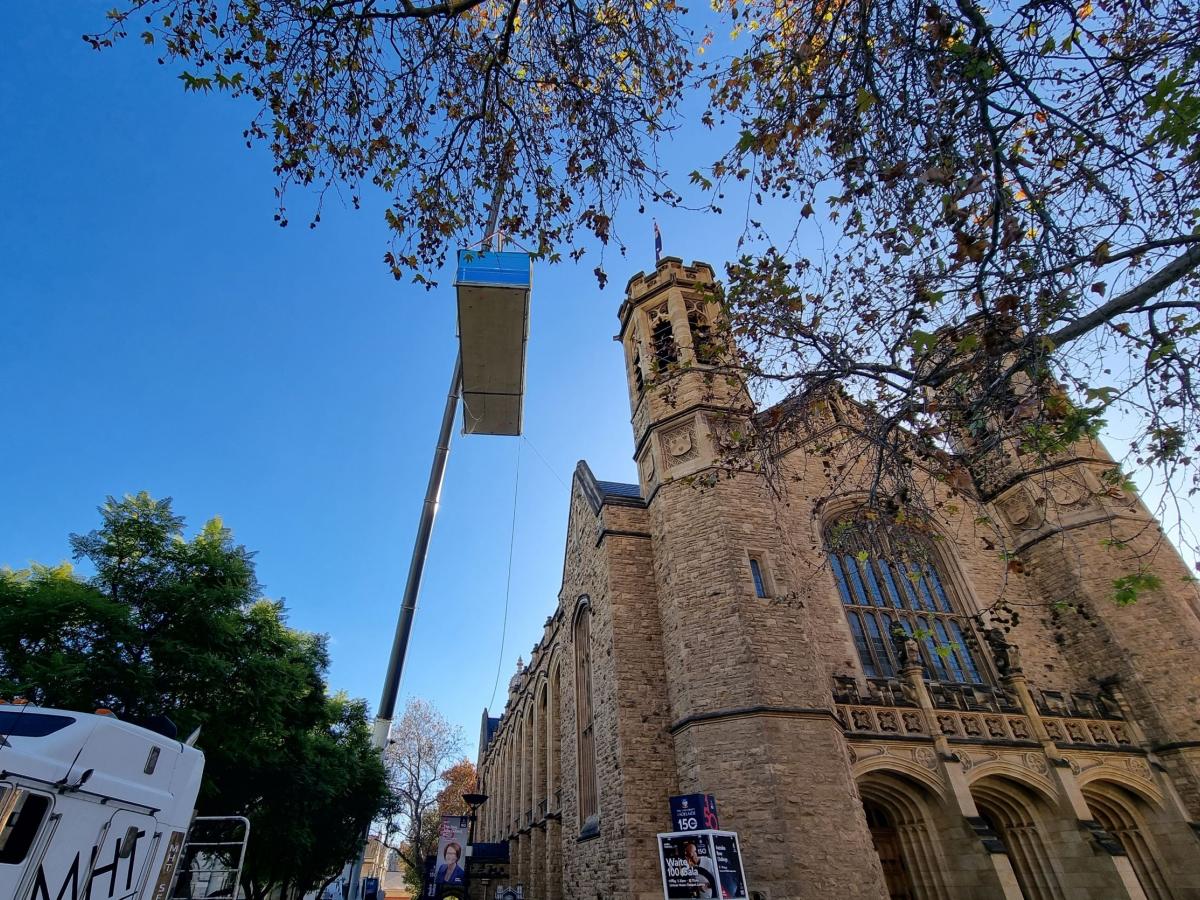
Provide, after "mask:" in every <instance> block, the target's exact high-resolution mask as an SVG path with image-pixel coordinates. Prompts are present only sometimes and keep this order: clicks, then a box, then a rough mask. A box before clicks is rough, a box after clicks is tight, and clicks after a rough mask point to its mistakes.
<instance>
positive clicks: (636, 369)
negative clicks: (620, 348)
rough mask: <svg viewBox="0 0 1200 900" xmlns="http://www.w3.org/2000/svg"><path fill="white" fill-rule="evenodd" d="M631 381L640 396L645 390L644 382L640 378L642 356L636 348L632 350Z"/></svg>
mask: <svg viewBox="0 0 1200 900" xmlns="http://www.w3.org/2000/svg"><path fill="white" fill-rule="evenodd" d="M633 380H634V383H635V384H636V385H637V392H638V393H639V394H640V393H641V392H642V391H643V390H645V388H646V381H645V379H644V378H643V377H642V354H641V351H639V350H638V349H637V347H634V348H633Z"/></svg>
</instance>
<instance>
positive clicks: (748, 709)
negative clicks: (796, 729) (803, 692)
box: [670, 706, 841, 736]
mask: <svg viewBox="0 0 1200 900" xmlns="http://www.w3.org/2000/svg"><path fill="white" fill-rule="evenodd" d="M754 716H765V717H768V718H788V719H817V720H825V721H828V722H829V723H830V724H832V725H840V724H841V721H840V719H839V718H838V717H837V715H836V714H835V713H834V712H833V711H832V710H830V709H828V708H825V707H817V706H739V707H734V708H732V709H718V710H713V711H711V712H704V713H696V714H695V715H691V716H685V717H684V718H682V719H680V720H679V721H678V722H675V723H674V724H673V725H671V728H670V732H671V734H672V736H674V735H677V734H679V732H681V731H683V730H684V729H685V728H691V727H692V726H694V725H701V724H705V723H710V722H723V721H727V720H729V719H744V718H750V717H754Z"/></svg>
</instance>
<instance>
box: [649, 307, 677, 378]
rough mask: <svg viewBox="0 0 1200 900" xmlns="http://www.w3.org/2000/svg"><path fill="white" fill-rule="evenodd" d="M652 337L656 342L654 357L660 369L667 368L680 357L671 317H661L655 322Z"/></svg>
mask: <svg viewBox="0 0 1200 900" xmlns="http://www.w3.org/2000/svg"><path fill="white" fill-rule="evenodd" d="M650 339H651V341H653V343H654V359H655V362H657V363H658V367H659V368H660V369H665V368H666V367H667V366H669V365H671V364H672V363H673V362H675V361H676V360H677V359H679V349H678V348H677V347H676V346H675V333H674V332H673V331H672V330H671V320H670V319H659V320H658V321H657V322H655V323H654V330H653V332H651V335H650Z"/></svg>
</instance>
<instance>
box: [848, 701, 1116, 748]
mask: <svg viewBox="0 0 1200 900" xmlns="http://www.w3.org/2000/svg"><path fill="white" fill-rule="evenodd" d="M836 709H837V716H838V719H839V720H840V721H841V723H842V727H843V728H844V729H845V731H846V733H847V734H848V735H853V734H864V735H875V736H880V737H933V735H930V734H928V733H927V730H926V725H925V718H924V716H923V715H922V714H921V711H920V710H919V709H915V708H907V709H906V708H886V707H879V706H867V705H851V704H843V703H839V704H837V706H836ZM934 720H935V721H936V722H937V727H938V730H939V733H940V734H942V735H944V736H946V737H948V738H950V739H952V740H953V739H959V740H964V741H970V742H976V743H995V742H996V741H1014V742H1029V743H1034V742H1035V739H1034V737H1033V730H1032V729H1031V728H1030V725H1029V719H1028V718H1027V717H1026V716H1023V715H1014V714H1005V713H988V712H967V711H960V710H951V709H938V710H935V711H934ZM1043 724H1044V725H1045V726H1046V731H1047V732H1048V733H1049V735H1050V738H1051V739H1052V740H1053V741H1055V743H1060V744H1067V745H1081V746H1089V747H1106V748H1129V747H1132V746H1133V741H1132V740H1131V738H1130V735H1129V730H1128V729H1127V728H1126V727H1125V725H1124V724H1123V723H1121V722H1115V721H1111V720H1108V719H1083V718H1046V719H1044V720H1043Z"/></svg>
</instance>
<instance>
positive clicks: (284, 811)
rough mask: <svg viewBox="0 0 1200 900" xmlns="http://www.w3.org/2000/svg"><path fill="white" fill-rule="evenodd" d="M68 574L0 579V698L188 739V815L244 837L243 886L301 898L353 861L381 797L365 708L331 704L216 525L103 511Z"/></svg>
mask: <svg viewBox="0 0 1200 900" xmlns="http://www.w3.org/2000/svg"><path fill="white" fill-rule="evenodd" d="M100 514H101V517H102V524H101V526H100V528H98V529H97V530H95V531H92V532H90V533H88V534H85V535H72V536H71V546H72V549H73V551H74V555H75V558H76V559H77V560H84V561H86V563H88V564H89V565H90V567H91V568H92V569H93V570H94V574H93V575H92V576H91V577H90V578H86V579H85V578H81V577H79V576H77V575H76V574H75V573H74V572H73V571H72V570H71V567H70V566H68V565H65V564H64V565H62V566H58V567H54V568H49V567H43V566H34V567H33V568H31V569H30V570H28V571H22V572H4V573H2V574H0V695H6V696H22V697H25V698H26V699H28V700H30V701H31V702H35V703H39V704H41V705H45V706H54V707H60V708H65V709H82V710H91V709H94V708H97V707H106V708H109V709H111V710H113V711H114V712H115V713H117V715H119V716H120V717H122V718H126V719H129V720H132V721H138V720H140V719H146V718H148V717H150V716H155V715H160V714H163V715H167V716H168V717H170V718H171V719H172V721H174V722H175V723H176V725H177V726H178V727H179V729H180V732H181V735H186V734H187V733H189V732H191V731H192V730H193V729H195V728H200V729H201V736H200V739H199V741H198V746H199V747H200V748H201V749H202V750H204V753H205V759H206V762H205V778H204V782H203V787H202V791H201V796H200V798H199V800H198V811H199V812H200V813H201V814H207V815H230V814H243V815H247V816H249V818H250V820H251V827H252V841H251V850H250V852H249V854H248V856H247V865H246V876H245V879H246V886H247V888H248V889H249V890H251V891H252V894H253V896H254V897H256V898H257V897H261V896H265V893H266V892H267V891H268V890H270V889H271V888H273V887H282V888H284V889H285V890H290V891H301V892H302V891H303V890H305V889H307V888H311V887H313V886H315V885H316V884H318V883H319V882H320V881H322V880H323V878H324V877H327V875H328V873H330V872H332V871H334V870H336V869H338V868H340V867H341V865H342V864H344V862H345V860H346V859H347V858H349V857H350V856H352V855H353V852H354V850H355V843H356V840H357V837H358V835H359V833H360V832H361V830H362V828H364V827H365V825H366V823H367V822H369V821H370V820H371V818H372V817H373V816H374V815H375V813H376V811H377V810H378V809H379V807H380V805H381V803H382V800H383V797H384V795H385V792H386V787H385V783H384V778H383V771H382V766H381V765H380V763H379V759H378V756H377V754H375V753H373V752H372V751H371V748H370V733H369V727H368V724H367V712H366V708H365V706H364V705H363V703H362V702H361V701H352V700H350V699H348V698H346V697H345V696H344V695H340V694H339V695H335V696H332V697H331V696H328V695H327V694H326V691H325V682H324V675H325V672H326V670H327V668H328V655H327V652H326V647H325V639H324V638H323V637H321V636H318V635H312V634H305V633H303V632H299V631H295V630H293V629H291V628H288V627H287V624H286V622H285V619H284V608H283V604H282V603H280V602H273V601H269V600H264V599H262V598H261V597H260V593H259V586H258V583H257V581H256V580H255V577H254V564H253V555H252V554H251V553H250V552H248V551H247V550H246V549H245V548H244V547H242V546H240V545H237V544H235V543H234V542H233V537H232V534H231V533H230V531H229V529H227V528H226V527H225V526H224V525H223V524H222V523H221V521H220V520H219V519H213V520H211V521H209V522H208V523H207V524H206V525H205V526H204V527H203V528H202V529H201V530H200V532H199V533H198V534H196V535H195V536H194V537H192V538H190V539H188V538H186V537H185V535H184V533H183V529H184V522H183V519H182V518H181V517H179V516H177V515H175V514H174V513H173V512H172V510H171V503H170V500H155V499H153V498H151V497H150V496H149V495H147V494H145V493H142V494H138V495H137V496H126V497H125V498H124V499H122V500H116V499H113V498H111V497H110V498H109V499H108V500H107V501H106V502H105V504H104V505H103V506H102V507H100Z"/></svg>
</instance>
